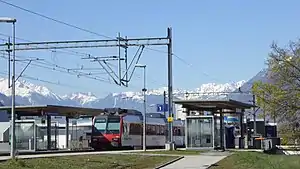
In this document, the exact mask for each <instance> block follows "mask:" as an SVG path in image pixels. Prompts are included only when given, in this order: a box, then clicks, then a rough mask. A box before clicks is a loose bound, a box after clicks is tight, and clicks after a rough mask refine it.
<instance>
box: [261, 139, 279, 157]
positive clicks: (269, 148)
mask: <svg viewBox="0 0 300 169" xmlns="http://www.w3.org/2000/svg"><path fill="white" fill-rule="evenodd" d="M279 144H280V138H278V137H271V138H266V139H264V140H263V143H262V149H263V151H264V152H265V153H275V152H276V150H277V147H276V145H279Z"/></svg>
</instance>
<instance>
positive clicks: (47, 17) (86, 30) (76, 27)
mask: <svg viewBox="0 0 300 169" xmlns="http://www.w3.org/2000/svg"><path fill="white" fill-rule="evenodd" d="M0 2H2V3H4V4H7V5H9V6H12V7H14V8H18V9H20V10H23V11H26V12H28V13H31V14H34V15H37V16H40V17H42V18H45V19H48V20H51V21H54V22H57V23H60V24H63V25H66V26H69V27H71V28H75V29H78V30H81V31H84V32H87V33H91V34H94V35H97V36H100V37H105V38H107V39H116V38H112V37H110V36H106V35H103V34H99V33H97V32H94V31H91V30H88V29H85V28H81V27H79V26H76V25H73V24H70V23H67V22H64V21H60V20H58V19H54V18H52V17H49V16H46V15H43V14H40V13H37V12H34V11H32V10H29V9H26V8H23V7H20V6H18V5H14V4H12V3H9V2H6V1H4V0H0ZM145 48H147V49H150V50H153V51H157V52H163V53H167V52H166V51H162V50H157V49H152V48H149V47H145ZM172 55H173V56H175V57H176V58H178V59H180V60H181V61H182V62H183V63H185V64H187V65H191V64H189V63H188V62H186V61H185V60H184V59H183V58H181V57H179V56H178V55H175V54H174V53H172Z"/></svg>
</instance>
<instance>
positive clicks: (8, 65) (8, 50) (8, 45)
mask: <svg viewBox="0 0 300 169" xmlns="http://www.w3.org/2000/svg"><path fill="white" fill-rule="evenodd" d="M10 45H11V44H10V37H8V44H7V53H8V59H7V60H8V63H7V69H8V70H7V72H8V80H7V81H8V89H9V88H10V87H11V85H10V84H11V82H10V69H11V68H10V62H11V58H10V52H11V49H10Z"/></svg>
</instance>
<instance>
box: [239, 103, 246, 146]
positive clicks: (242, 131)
mask: <svg viewBox="0 0 300 169" xmlns="http://www.w3.org/2000/svg"><path fill="white" fill-rule="evenodd" d="M244 112H245V109H242V111H241V113H240V127H241V137H240V139H239V148H240V149H243V148H244V147H245V146H244V145H245V141H244V139H245V136H244V125H243V122H244Z"/></svg>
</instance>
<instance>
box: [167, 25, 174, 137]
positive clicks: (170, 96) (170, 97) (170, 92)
mask: <svg viewBox="0 0 300 169" xmlns="http://www.w3.org/2000/svg"><path fill="white" fill-rule="evenodd" d="M168 39H169V44H168V106H169V107H168V108H169V117H173V80H172V78H173V75H172V54H173V53H172V28H168ZM169 137H170V140H169V141H170V143H173V122H170V124H169Z"/></svg>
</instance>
